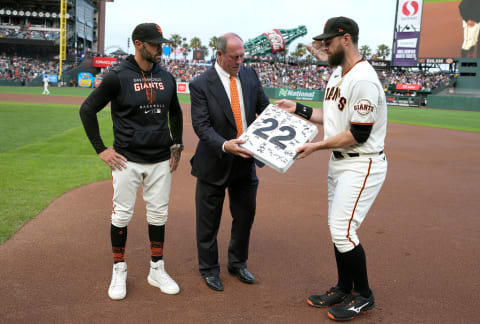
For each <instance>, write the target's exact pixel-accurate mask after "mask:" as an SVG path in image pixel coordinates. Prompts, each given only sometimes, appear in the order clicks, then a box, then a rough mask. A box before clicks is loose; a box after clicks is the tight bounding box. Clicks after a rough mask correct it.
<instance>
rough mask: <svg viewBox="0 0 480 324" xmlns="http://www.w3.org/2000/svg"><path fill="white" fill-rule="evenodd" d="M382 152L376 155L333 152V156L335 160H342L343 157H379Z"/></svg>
mask: <svg viewBox="0 0 480 324" xmlns="http://www.w3.org/2000/svg"><path fill="white" fill-rule="evenodd" d="M382 153H383V151H380V152H378V153H342V152H339V151H333V156H334V157H335V158H336V159H344V158H345V155H347V156H348V157H358V156H360V155H377V154H378V155H380V154H382Z"/></svg>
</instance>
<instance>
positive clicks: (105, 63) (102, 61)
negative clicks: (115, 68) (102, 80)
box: [93, 56, 117, 68]
mask: <svg viewBox="0 0 480 324" xmlns="http://www.w3.org/2000/svg"><path fill="white" fill-rule="evenodd" d="M116 61H117V58H115V57H99V56H94V57H93V66H94V67H100V68H105V67H109V66H110V65H112V63H113V62H116Z"/></svg>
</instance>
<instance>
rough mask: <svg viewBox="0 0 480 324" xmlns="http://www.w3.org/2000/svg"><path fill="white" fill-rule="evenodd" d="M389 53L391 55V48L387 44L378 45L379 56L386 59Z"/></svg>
mask: <svg viewBox="0 0 480 324" xmlns="http://www.w3.org/2000/svg"><path fill="white" fill-rule="evenodd" d="M388 55H390V48H389V47H388V46H387V45H385V44H381V45H378V47H377V56H378V57H383V59H385V56H388Z"/></svg>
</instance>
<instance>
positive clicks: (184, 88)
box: [177, 82, 190, 93]
mask: <svg viewBox="0 0 480 324" xmlns="http://www.w3.org/2000/svg"><path fill="white" fill-rule="evenodd" d="M177 93H190V90H189V89H188V82H178V83H177Z"/></svg>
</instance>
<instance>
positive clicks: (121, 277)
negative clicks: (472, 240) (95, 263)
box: [108, 262, 127, 300]
mask: <svg viewBox="0 0 480 324" xmlns="http://www.w3.org/2000/svg"><path fill="white" fill-rule="evenodd" d="M126 295H127V264H126V263H125V262H118V263H115V264H114V265H113V271H112V282H110V287H108V297H110V298H111V299H113V300H120V299H124V298H125V296H126Z"/></svg>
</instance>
